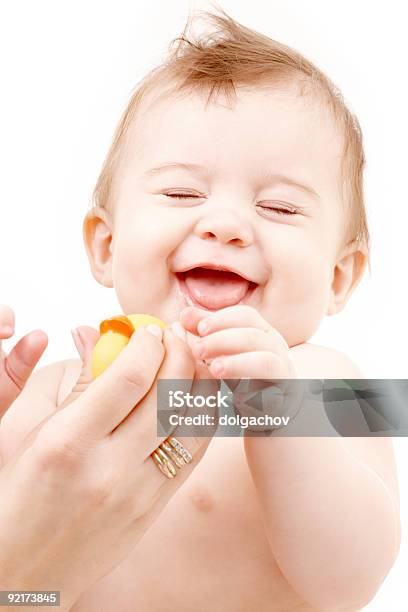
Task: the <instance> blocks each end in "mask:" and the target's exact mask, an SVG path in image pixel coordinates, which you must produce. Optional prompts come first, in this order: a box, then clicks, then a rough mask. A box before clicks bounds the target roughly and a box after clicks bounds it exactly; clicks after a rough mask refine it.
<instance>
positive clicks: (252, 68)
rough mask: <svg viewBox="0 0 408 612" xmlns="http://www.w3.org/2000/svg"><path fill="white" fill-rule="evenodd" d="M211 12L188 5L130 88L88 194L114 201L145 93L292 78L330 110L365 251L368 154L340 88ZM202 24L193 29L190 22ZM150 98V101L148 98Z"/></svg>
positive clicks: (222, 90)
mask: <svg viewBox="0 0 408 612" xmlns="http://www.w3.org/2000/svg"><path fill="white" fill-rule="evenodd" d="M211 4H212V7H213V8H215V11H214V12H208V11H203V10H195V11H194V12H193V13H191V12H190V13H189V15H188V18H187V22H186V25H185V27H184V29H183V31H182V33H181V35H180V36H178V37H177V38H175V39H173V40H172V41H171V43H170V45H169V47H168V53H167V56H166V57H165V58H164V61H163V63H162V64H160V65H159V66H157V67H156V68H154V69H153V70H151V71H150V72H148V73H147V74H146V76H145V77H144V78H143V79H142V80H141V81H139V83H138V84H137V85H136V87H135V88H134V89H133V90H132V92H131V96H130V100H129V102H128V104H127V106H126V108H125V110H124V112H123V115H122V117H121V119H120V121H119V124H118V126H117V128H116V131H115V134H114V137H113V141H112V144H111V146H110V148H109V151H108V153H107V156H106V158H105V161H104V163H103V167H102V170H101V173H100V175H99V177H98V180H97V183H96V186H95V189H94V191H93V195H92V204H93V205H96V206H101V207H105V208H108V209H111V208H112V206H113V201H114V199H115V197H114V189H113V182H114V177H115V173H116V170H117V167H118V165H119V162H120V159H121V155H122V154H123V151H124V149H125V147H126V139H127V136H128V133H129V127H130V125H132V124H133V122H134V120H135V118H136V116H137V113H138V111H139V110H140V109H141V107H142V104H143V102H144V101H145V100H146V99H147V98H148V95H150V94H154V99H155V100H156V101H157V100H160V99H162V98H163V97H165V96H169V94H173V95H174V94H175V95H182V94H183V93H186V94H190V93H201V94H203V93H207V94H208V97H207V104H209V103H210V101H211V100H212V99H213V97H216V96H218V95H220V94H221V95H222V96H223V97H225V99H227V100H230V101H233V100H235V99H236V88H237V87H258V88H261V87H263V86H265V87H270V86H271V84H274V85H276V86H282V85H283V86H297V87H298V90H299V93H300V94H301V95H302V96H307V95H314V96H317V97H319V98H320V99H321V100H323V101H324V102H325V103H326V105H327V108H328V109H329V111H331V113H332V115H333V118H334V119H335V121H336V125H337V126H338V128H339V131H340V134H341V135H342V137H343V153H342V160H341V177H340V181H341V190H342V196H343V203H344V207H345V211H346V218H347V227H346V231H345V239H346V241H347V243H350V244H351V243H357V244H358V246H359V248H361V250H362V251H363V252H365V253H366V254H367V255H368V253H369V248H370V245H369V243H370V236H369V231H368V224H367V215H366V210H365V203H364V189H363V172H364V167H365V155H364V147H363V138H362V131H361V127H360V124H359V121H358V119H357V117H356V116H355V115H354V114H353V113H352V112H351V111H350V110H349V108H348V106H347V104H346V103H345V101H344V98H343V96H342V94H341V92H340V90H339V89H338V88H337V87H336V86H335V85H334V84H333V83H332V81H331V80H330V79H329V78H328V77H327V76H326V75H325V74H324V73H323V72H322V71H321V70H319V69H318V68H317V67H316V66H315V65H314V64H313V63H312V62H311V61H309V60H308V59H307V58H306V57H304V56H303V55H302V54H301V53H299V52H298V51H296V50H295V49H293V48H291V47H289V46H286V45H284V44H282V43H280V42H278V41H276V40H273V39H272V38H269V37H268V36H265V35H264V34H261V33H259V32H256V31H255V30H252V29H250V28H247V27H245V26H244V25H242V24H241V23H239V22H238V21H236V20H234V19H233V18H232V17H230V16H229V15H227V14H226V13H225V11H224V10H223V9H221V8H220V7H218V6H217V5H215V4H214V3H211ZM200 19H201V20H202V21H203V22H204V25H205V26H206V27H205V28H204V30H203V32H201V33H199V34H198V35H195V34H194V32H193V29H194V26H195V25H197V24H198V23H199V22H200ZM149 104H150V102H149Z"/></svg>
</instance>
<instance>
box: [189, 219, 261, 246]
mask: <svg viewBox="0 0 408 612" xmlns="http://www.w3.org/2000/svg"><path fill="white" fill-rule="evenodd" d="M196 233H197V235H198V236H199V237H200V238H202V239H204V240H208V239H210V240H215V239H216V240H219V241H220V242H222V243H224V244H227V243H232V244H235V245H236V246H242V247H244V246H248V245H250V244H251V243H252V241H253V235H252V230H251V227H250V226H249V223H248V222H246V221H245V220H244V219H243V218H242V217H241V216H240V215H238V214H237V213H236V212H235V211H232V210H223V211H218V212H214V211H212V212H209V213H208V214H207V215H206V216H205V217H203V218H201V219H200V221H199V222H198V223H197V225H196Z"/></svg>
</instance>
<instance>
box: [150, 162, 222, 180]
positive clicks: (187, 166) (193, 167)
mask: <svg viewBox="0 0 408 612" xmlns="http://www.w3.org/2000/svg"><path fill="white" fill-rule="evenodd" d="M175 168H181V169H182V170H189V171H192V172H196V173H197V174H205V175H207V176H208V175H210V174H211V172H210V170H209V169H208V168H206V167H205V166H200V164H193V163H184V162H165V163H164V164H160V166H156V167H155V168H150V170H146V171H145V172H144V173H143V177H144V178H149V177H151V176H156V175H157V174H161V173H162V172H166V171H167V170H174V169H175Z"/></svg>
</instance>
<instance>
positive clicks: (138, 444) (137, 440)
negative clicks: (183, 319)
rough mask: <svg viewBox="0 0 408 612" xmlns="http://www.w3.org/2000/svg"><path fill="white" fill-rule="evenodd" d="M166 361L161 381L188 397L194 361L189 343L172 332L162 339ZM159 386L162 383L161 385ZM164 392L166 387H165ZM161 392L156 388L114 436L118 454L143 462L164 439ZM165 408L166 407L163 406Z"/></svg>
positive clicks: (160, 374) (162, 367) (165, 334)
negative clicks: (159, 420) (159, 430)
mask: <svg viewBox="0 0 408 612" xmlns="http://www.w3.org/2000/svg"><path fill="white" fill-rule="evenodd" d="M163 344H164V348H165V357H164V360H163V362H162V364H161V367H160V369H159V371H158V374H157V379H158V380H163V383H162V384H163V385H165V384H166V383H164V381H165V380H169V381H171V383H170V386H171V389H172V390H173V391H174V390H180V391H182V392H183V393H188V392H189V391H190V389H191V386H192V384H193V379H194V360H193V358H192V355H191V352H190V349H189V347H188V345H187V344H186V342H184V341H183V340H181V339H180V338H178V337H177V336H176V335H175V334H174V333H172V331H171V330H170V329H166V330H165V331H164V335H163ZM159 384H160V383H159ZM162 389H164V386H163V387H162ZM157 408H158V390H157V385H154V387H152V389H151V390H150V392H149V393H148V395H146V397H145V398H144V399H143V400H142V401H141V402H140V403H139V405H138V406H137V407H136V408H135V410H133V411H132V412H131V413H130V414H129V415H128V416H127V417H126V419H125V420H124V421H122V423H120V425H119V426H118V427H117V428H116V429H115V430H114V431H113V432H112V443H113V444H114V445H116V447H117V452H118V453H125V454H126V453H129V449H132V450H131V452H132V455H133V456H134V460H135V461H136V460H143V459H145V458H146V456H147V455H149V454H150V453H151V452H152V451H153V450H154V449H155V448H156V446H158V445H159V444H160V442H161V441H163V440H164V439H165V436H164V437H162V438H159V437H158V436H157V416H158V411H157ZM164 408H165V406H164Z"/></svg>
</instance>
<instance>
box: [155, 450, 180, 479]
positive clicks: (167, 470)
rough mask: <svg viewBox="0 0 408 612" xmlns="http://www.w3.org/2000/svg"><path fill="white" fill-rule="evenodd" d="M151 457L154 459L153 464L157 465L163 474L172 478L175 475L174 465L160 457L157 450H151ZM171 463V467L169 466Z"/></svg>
mask: <svg viewBox="0 0 408 612" xmlns="http://www.w3.org/2000/svg"><path fill="white" fill-rule="evenodd" d="M151 457H152V459H153V460H154V462H155V464H156V465H157V467H158V468H159V470H160V471H161V472H163V474H164V475H165V476H167V478H174V477H175V475H176V473H177V472H176V468H175V467H174V465H173V464H172V463H171V462H170V461H167V460H164V459H163V458H162V457H160V455H159V453H158V452H157V450H155V451H153V452H152V454H151ZM170 465H171V467H170Z"/></svg>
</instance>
